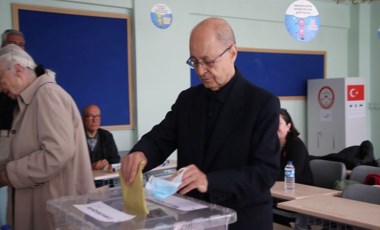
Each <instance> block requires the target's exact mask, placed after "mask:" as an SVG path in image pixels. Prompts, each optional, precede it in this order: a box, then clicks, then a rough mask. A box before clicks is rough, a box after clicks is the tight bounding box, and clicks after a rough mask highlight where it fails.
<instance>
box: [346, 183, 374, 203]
mask: <svg viewBox="0 0 380 230" xmlns="http://www.w3.org/2000/svg"><path fill="white" fill-rule="evenodd" d="M342 198H346V199H351V200H358V201H363V202H367V203H373V204H380V187H376V186H371V185H366V184H350V185H348V186H347V187H345V188H344V190H343V192H342Z"/></svg>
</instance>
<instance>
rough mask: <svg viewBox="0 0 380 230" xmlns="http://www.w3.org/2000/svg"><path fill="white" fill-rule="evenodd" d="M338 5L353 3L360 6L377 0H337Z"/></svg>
mask: <svg viewBox="0 0 380 230" xmlns="http://www.w3.org/2000/svg"><path fill="white" fill-rule="evenodd" d="M335 1H336V3H337V4H339V3H352V4H360V3H371V2H374V1H377V0H335Z"/></svg>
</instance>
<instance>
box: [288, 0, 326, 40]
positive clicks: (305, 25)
mask: <svg viewBox="0 0 380 230" xmlns="http://www.w3.org/2000/svg"><path fill="white" fill-rule="evenodd" d="M285 26H286V29H287V30H288V33H289V34H290V36H292V37H293V38H294V39H296V40H298V41H305V42H306V41H310V40H312V39H314V38H315V37H316V36H317V34H318V32H319V26H320V18H319V13H318V10H317V8H316V7H315V6H314V5H313V3H311V2H309V1H306V0H298V1H295V2H293V3H292V4H290V6H289V7H288V9H287V10H286V14H285Z"/></svg>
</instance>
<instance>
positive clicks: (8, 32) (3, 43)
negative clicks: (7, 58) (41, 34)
mask: <svg viewBox="0 0 380 230" xmlns="http://www.w3.org/2000/svg"><path fill="white" fill-rule="evenodd" d="M11 34H15V35H19V36H21V37H23V38H24V39H25V36H24V34H23V33H22V32H21V31H18V30H14V29H8V30H5V31H4V32H3V34H2V35H1V47H4V46H6V45H7V44H8V41H7V37H8V35H11Z"/></svg>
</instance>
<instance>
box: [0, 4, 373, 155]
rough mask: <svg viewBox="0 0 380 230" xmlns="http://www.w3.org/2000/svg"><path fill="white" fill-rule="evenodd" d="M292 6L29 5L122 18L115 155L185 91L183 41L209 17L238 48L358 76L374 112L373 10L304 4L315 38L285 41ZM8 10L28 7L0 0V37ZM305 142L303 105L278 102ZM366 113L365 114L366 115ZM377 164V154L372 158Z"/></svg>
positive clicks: (333, 75)
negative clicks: (129, 115)
mask: <svg viewBox="0 0 380 230" xmlns="http://www.w3.org/2000/svg"><path fill="white" fill-rule="evenodd" d="M292 2H293V0H281V1H278V0H266V1H261V0H233V1H232V0H208V1H205V0H191V1H178V0H162V1H157V0H134V1H132V0H107V1H105V0H55V1H54V0H34V1H33V4H36V5H44V6H53V7H64V8H73V9H82V10H95V11H102V12H114V13H128V14H130V15H131V16H132V23H133V32H134V49H135V50H134V55H135V60H134V61H135V62H134V71H135V73H134V75H135V76H134V84H135V102H136V103H135V105H136V109H135V112H136V116H135V122H136V123H135V124H136V125H135V129H134V130H128V131H112V132H113V134H114V136H115V139H116V142H117V145H118V147H119V149H120V150H128V149H130V148H131V146H132V145H133V144H134V143H135V142H136V141H137V139H138V138H139V137H141V136H142V135H143V134H144V133H146V132H147V131H149V130H150V129H151V128H152V126H153V125H155V124H156V123H158V122H159V121H161V119H162V118H163V117H164V116H165V114H166V112H167V111H168V110H169V109H170V106H171V105H172V103H173V102H174V100H175V99H176V97H177V95H178V93H179V92H180V91H181V90H184V89H186V88H187V87H189V85H190V79H189V75H190V72H189V69H188V67H187V66H186V64H185V60H186V59H187V58H188V56H189V51H188V38H189V35H190V31H191V29H192V27H193V26H194V25H195V24H196V23H198V22H199V21H200V20H202V19H204V18H206V17H209V16H217V17H223V18H225V19H226V20H228V21H229V22H230V23H231V25H232V26H233V28H234V30H235V33H236V38H237V45H238V46H239V47H250V48H268V49H287V50H317V51H326V52H327V63H326V76H327V77H328V78H336V77H357V76H361V77H364V78H365V79H366V81H367V82H368V83H370V84H368V85H370V87H368V90H367V92H366V96H367V99H368V101H369V102H370V103H371V104H370V105H373V104H376V103H377V104H378V105H380V104H379V103H380V102H379V99H378V98H380V92H378V91H379V90H377V89H378V88H379V85H380V79H378V78H379V75H380V66H379V65H378V63H377V62H378V61H377V62H376V60H380V57H379V56H380V52H379V50H380V44H379V42H380V40H379V39H377V38H376V34H375V31H376V30H377V29H378V28H379V27H380V14H379V13H378V12H380V2H374V3H371V4H358V5H351V4H336V3H335V2H334V1H332V0H331V1H326V0H315V1H312V2H313V4H314V5H315V6H316V7H317V9H318V11H319V14H320V17H321V28H320V32H319V34H318V36H317V37H316V38H315V39H314V40H312V41H310V42H299V41H295V40H293V39H292V38H291V37H290V36H289V35H288V33H287V31H286V29H285V25H284V22H283V21H284V15H285V11H286V9H287V7H288V6H289V4H290V3H292ZM10 3H25V4H31V3H30V1H28V0H18V1H16V0H1V1H0V15H2V20H1V22H0V23H1V24H0V30H1V31H2V30H4V29H7V28H10V27H11V25H12V24H11V13H10ZM157 3H164V4H166V5H168V6H169V7H170V8H171V10H172V12H173V24H172V25H171V27H169V28H168V29H165V30H161V29H158V28H156V27H154V25H153V24H152V23H151V21H150V10H151V9H152V7H153V5H154V4H157ZM281 105H282V106H283V107H286V108H287V109H288V110H289V112H290V113H291V115H292V116H293V118H294V121H295V123H296V126H297V128H298V129H299V131H300V132H301V138H302V139H303V140H305V141H306V136H305V135H306V133H307V127H306V116H307V114H306V102H305V100H286V101H285V100H282V101H281ZM371 108H372V107H371ZM378 113H379V109H371V110H368V113H367V114H368V116H369V119H368V120H369V122H368V136H369V137H370V140H372V142H373V143H374V144H375V149H379V148H380V144H377V143H380V131H379V130H380V129H379V126H380V122H379V120H378V117H379V114H378ZM377 152H379V153H378V157H380V151H377Z"/></svg>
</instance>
